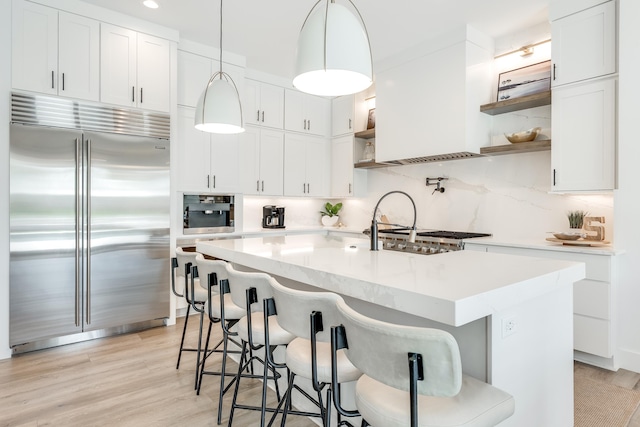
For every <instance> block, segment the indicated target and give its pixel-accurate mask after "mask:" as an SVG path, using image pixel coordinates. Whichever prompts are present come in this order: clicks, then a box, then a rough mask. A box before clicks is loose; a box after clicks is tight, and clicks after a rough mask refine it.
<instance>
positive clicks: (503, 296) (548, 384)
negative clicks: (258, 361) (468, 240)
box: [197, 235, 585, 427]
mask: <svg viewBox="0 0 640 427" xmlns="http://www.w3.org/2000/svg"><path fill="white" fill-rule="evenodd" d="M197 250H198V251H199V252H202V253H205V254H208V255H211V256H215V257H218V258H222V259H225V260H227V261H230V262H232V263H234V265H236V266H237V267H238V268H244V269H251V270H258V271H264V272H267V273H269V274H271V275H273V276H274V277H276V278H277V279H278V280H280V281H282V283H283V284H284V285H287V286H293V287H298V288H308V289H310V290H313V289H315V290H327V291H332V292H336V293H338V294H340V295H342V296H343V297H345V299H346V300H347V302H348V303H349V304H350V305H352V306H353V307H354V308H355V309H356V310H358V311H361V312H362V313H363V314H366V315H368V316H372V317H376V318H379V319H381V320H386V321H392V322H396V323H403V324H412V325H419V326H428V327H437V328H441V329H445V330H447V331H449V332H451V333H452V334H453V335H454V336H455V337H456V339H457V340H458V343H459V346H460V351H461V355H462V366H463V370H464V371H465V373H467V374H469V375H473V376H474V377H477V378H479V379H481V380H485V381H488V382H490V383H492V384H494V385H495V386H497V387H499V388H502V389H503V390H505V391H507V392H509V393H511V394H512V395H513V396H514V398H515V401H516V412H515V414H514V416H513V417H511V418H510V419H509V420H507V421H505V423H503V425H505V426H519V427H520V426H532V427H533V426H541V425H544V426H563V427H564V426H572V425H573V333H572V330H573V323H572V318H573V304H572V285H573V283H574V282H575V281H578V280H580V279H582V278H584V276H585V270H584V264H581V263H574V262H568V261H557V260H549V259H541V258H531V257H519V256H510V255H503V254H492V253H480V252H472V251H459V252H449V253H442V254H437V255H418V254H407V253H399V252H393V251H370V250H369V241H368V240H366V239H358V238H347V237H337V236H326V235H296V236H272V237H256V238H248V239H235V240H220V241H210V242H199V243H198V244H197Z"/></svg>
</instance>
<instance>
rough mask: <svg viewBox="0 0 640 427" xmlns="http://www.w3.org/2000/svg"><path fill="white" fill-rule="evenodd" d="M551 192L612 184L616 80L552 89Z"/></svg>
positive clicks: (592, 189)
mask: <svg viewBox="0 0 640 427" xmlns="http://www.w3.org/2000/svg"><path fill="white" fill-rule="evenodd" d="M552 123H553V144H552V145H551V165H552V171H551V173H552V177H551V178H552V184H551V185H552V187H551V189H552V191H558V192H563V191H600V190H613V189H614V188H615V185H616V179H615V178H616V170H615V164H616V79H612V78H607V79H600V80H595V81H589V82H585V83H582V84H578V85H570V86H567V87H562V88H555V89H554V90H553V108H552Z"/></svg>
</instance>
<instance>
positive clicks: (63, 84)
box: [62, 73, 64, 90]
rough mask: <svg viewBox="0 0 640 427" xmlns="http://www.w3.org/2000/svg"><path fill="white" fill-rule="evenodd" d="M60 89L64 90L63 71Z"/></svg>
mask: <svg viewBox="0 0 640 427" xmlns="http://www.w3.org/2000/svg"><path fill="white" fill-rule="evenodd" d="M62 90H64V73H62Z"/></svg>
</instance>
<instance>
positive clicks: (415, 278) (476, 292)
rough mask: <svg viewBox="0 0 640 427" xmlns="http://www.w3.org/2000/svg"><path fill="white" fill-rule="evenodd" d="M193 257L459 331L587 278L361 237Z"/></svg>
mask: <svg viewBox="0 0 640 427" xmlns="http://www.w3.org/2000/svg"><path fill="white" fill-rule="evenodd" d="M196 248H197V250H198V252H202V253H205V254H208V255H212V256H216V257H219V258H222V259H226V260H227V261H230V262H234V263H237V264H241V265H244V266H248V267H251V268H254V269H256V270H260V271H264V272H267V273H270V274H273V275H277V276H281V277H286V278H288V279H291V280H295V281H298V282H302V283H306V284H309V285H312V286H316V287H318V288H322V289H325V290H328V291H332V292H336V293H339V294H343V295H348V296H351V297H354V298H357V299H360V300H363V301H367V302H370V303H374V304H378V305H381V306H385V307H389V308H392V309H395V310H399V311H402V312H405V313H409V314H413V315H416V316H420V317H423V318H427V319H431V320H435V321H437V322H441V323H444V324H447V325H451V326H461V325H464V324H466V323H469V322H472V321H474V320H477V319H480V318H483V317H486V316H489V315H492V314H494V313H497V312H499V311H501V310H504V309H507V308H509V307H512V306H515V305H517V304H520V303H522V302H525V301H527V300H529V299H533V298H535V297H537V296H539V295H543V294H546V293H548V292H553V290H554V289H555V288H556V287H557V286H559V285H562V284H567V283H573V282H575V281H578V280H580V279H583V278H584V277H585V267H584V264H583V263H575V262H569V261H560V260H551V259H542V258H530V257H521V256H513V255H504V254H496V253H485V252H476V251H457V252H448V253H442V254H437V255H431V256H426V255H419V254H409V253H401V252H394V251H384V250H381V251H370V250H369V240H368V239H366V238H354V237H344V236H338V235H335V234H334V235H326V233H320V234H299V235H287V236H284V235H279V236H278V235H274V236H265V237H251V238H243V239H232V240H213V241H200V242H198V243H197V246H196Z"/></svg>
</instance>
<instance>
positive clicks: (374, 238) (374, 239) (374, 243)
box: [371, 190, 417, 251]
mask: <svg viewBox="0 0 640 427" xmlns="http://www.w3.org/2000/svg"><path fill="white" fill-rule="evenodd" d="M394 193H399V194H404V195H405V196H407V197H408V198H409V200H411V204H412V205H413V226H412V227H407V226H406V225H400V224H390V223H387V222H378V221H377V220H376V212H378V206H380V202H381V201H382V199H384V198H385V197H387V196H388V195H389V194H394ZM416 218H417V213H416V204H415V202H414V201H413V199H412V198H411V196H410V195H408V194H407V193H405V192H404V191H398V190H395V191H389V192H388V193H387V194H385V195H383V196H382V197H380V200H378V203H376V207H375V208H374V209H373V218H372V219H371V250H372V251H377V250H378V224H383V225H393V226H395V227H402V228H401V229H402V230H411V231H410V232H409V242H410V243H414V242H415V241H416Z"/></svg>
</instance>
